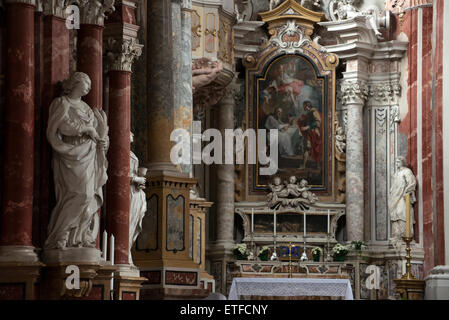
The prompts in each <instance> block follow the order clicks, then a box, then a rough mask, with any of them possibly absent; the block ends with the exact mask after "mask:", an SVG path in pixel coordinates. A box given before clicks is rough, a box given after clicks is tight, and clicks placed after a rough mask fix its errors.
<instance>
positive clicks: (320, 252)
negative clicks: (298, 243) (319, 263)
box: [312, 247, 323, 255]
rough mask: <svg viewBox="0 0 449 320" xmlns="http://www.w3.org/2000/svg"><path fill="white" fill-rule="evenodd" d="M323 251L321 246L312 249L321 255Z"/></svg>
mask: <svg viewBox="0 0 449 320" xmlns="http://www.w3.org/2000/svg"><path fill="white" fill-rule="evenodd" d="M322 253H323V249H321V248H320V247H315V248H313V249H312V254H313V255H321V254H322Z"/></svg>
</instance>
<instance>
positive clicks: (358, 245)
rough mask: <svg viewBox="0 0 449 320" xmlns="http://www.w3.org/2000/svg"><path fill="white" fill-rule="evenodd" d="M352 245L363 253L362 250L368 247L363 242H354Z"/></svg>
mask: <svg viewBox="0 0 449 320" xmlns="http://www.w3.org/2000/svg"><path fill="white" fill-rule="evenodd" d="M351 245H352V247H353V248H354V249H355V250H357V251H362V249H365V248H366V247H367V246H366V243H365V242H363V241H352V242H351Z"/></svg>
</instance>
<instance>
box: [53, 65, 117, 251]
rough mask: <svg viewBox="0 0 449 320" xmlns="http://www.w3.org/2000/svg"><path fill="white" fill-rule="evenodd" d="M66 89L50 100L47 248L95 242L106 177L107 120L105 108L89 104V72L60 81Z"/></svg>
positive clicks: (76, 245)
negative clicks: (51, 196)
mask: <svg viewBox="0 0 449 320" xmlns="http://www.w3.org/2000/svg"><path fill="white" fill-rule="evenodd" d="M63 88H64V95H63V96H62V97H59V98H56V99H55V100H53V102H52V104H51V105H50V116H49V120H48V128H47V139H48V141H49V143H50V145H51V146H52V148H53V160H52V167H53V174H54V182H55V193H56V207H55V208H54V209H53V211H52V214H51V218H50V223H49V226H48V238H47V240H46V242H45V248H46V249H65V248H74V247H90V248H92V247H95V244H96V239H97V234H98V230H99V217H98V214H97V212H98V210H99V209H100V207H101V206H102V204H103V193H102V187H103V186H104V184H105V183H106V181H107V174H106V170H107V160H106V152H107V149H108V148H109V138H108V131H109V128H108V125H107V118H106V114H105V113H104V111H102V110H99V109H97V108H93V109H92V108H90V107H89V105H87V104H86V103H85V102H83V101H82V100H81V97H83V96H85V95H86V94H88V93H89V91H90V88H91V81H90V79H89V76H88V75H86V74H84V73H81V72H76V73H74V74H73V75H72V76H71V77H70V79H68V80H65V81H64V82H63Z"/></svg>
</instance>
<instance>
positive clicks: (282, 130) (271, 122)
mask: <svg viewBox="0 0 449 320" xmlns="http://www.w3.org/2000/svg"><path fill="white" fill-rule="evenodd" d="M265 129H267V130H273V129H277V130H279V138H278V139H279V154H280V155H285V156H291V155H293V148H292V141H291V135H290V134H289V131H288V129H289V124H288V123H284V122H282V109H281V108H277V109H276V110H275V113H274V114H271V115H269V116H268V118H267V121H266V122H265Z"/></svg>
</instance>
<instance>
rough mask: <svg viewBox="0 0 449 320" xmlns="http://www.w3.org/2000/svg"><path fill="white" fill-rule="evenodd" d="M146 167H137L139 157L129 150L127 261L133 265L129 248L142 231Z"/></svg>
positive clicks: (131, 138)
mask: <svg viewBox="0 0 449 320" xmlns="http://www.w3.org/2000/svg"><path fill="white" fill-rule="evenodd" d="M130 141H131V143H133V142H134V134H133V133H132V132H131V136H130ZM145 175H146V168H139V159H138V158H137V156H136V155H135V154H134V152H132V151H131V153H130V180H131V191H130V207H129V263H130V264H131V265H133V264H134V263H133V260H132V254H131V249H132V247H133V245H134V242H136V239H137V237H138V236H139V234H140V233H141V232H142V220H143V217H144V216H145V212H146V211H147V200H146V197H145V192H144V191H143V190H144V189H145V183H146V182H147V180H146V178H145Z"/></svg>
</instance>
